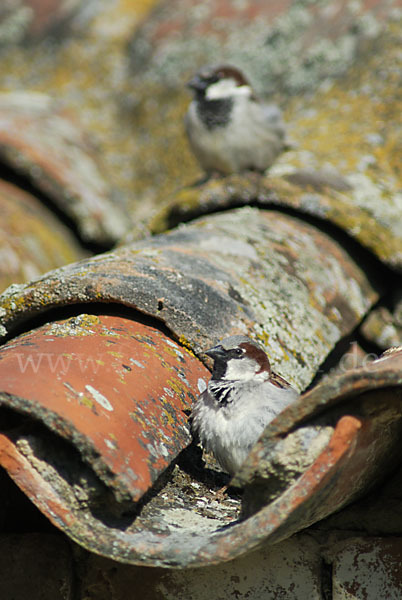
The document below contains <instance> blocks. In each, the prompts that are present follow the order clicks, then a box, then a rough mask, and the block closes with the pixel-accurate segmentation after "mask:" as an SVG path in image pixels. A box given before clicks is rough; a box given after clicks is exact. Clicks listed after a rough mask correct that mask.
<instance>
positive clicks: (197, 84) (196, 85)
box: [187, 75, 208, 92]
mask: <svg viewBox="0 0 402 600" xmlns="http://www.w3.org/2000/svg"><path fill="white" fill-rule="evenodd" d="M187 87H189V88H190V89H191V90H195V91H196V92H204V91H205V90H206V88H207V87H208V84H207V82H206V81H205V79H202V78H201V77H200V76H199V75H195V77H193V78H192V79H190V81H188V82H187Z"/></svg>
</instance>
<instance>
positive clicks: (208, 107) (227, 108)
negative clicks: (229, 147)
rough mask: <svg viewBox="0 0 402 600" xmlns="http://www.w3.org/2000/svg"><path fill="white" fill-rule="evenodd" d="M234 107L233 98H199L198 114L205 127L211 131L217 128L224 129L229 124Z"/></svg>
mask: <svg viewBox="0 0 402 600" xmlns="http://www.w3.org/2000/svg"><path fill="white" fill-rule="evenodd" d="M232 106H233V100H232V98H220V99H216V100H207V99H206V98H205V96H204V97H202V98H198V101H197V113H198V116H199V117H200V119H201V120H202V122H203V123H204V125H205V127H206V128H207V129H209V130H211V129H215V128H216V127H224V126H225V125H227V123H229V120H230V113H231V112H232Z"/></svg>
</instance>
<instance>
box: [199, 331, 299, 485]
mask: <svg viewBox="0 0 402 600" xmlns="http://www.w3.org/2000/svg"><path fill="white" fill-rule="evenodd" d="M205 354H207V355H208V356H210V357H212V358H213V360H214V363H213V370H212V376H211V379H210V381H209V382H208V385H207V387H206V389H205V390H204V391H203V392H202V393H201V394H200V396H199V397H198V400H197V401H196V403H195V405H194V408H193V410H192V415H191V417H192V430H193V434H194V436H195V437H196V438H198V439H199V440H200V441H201V444H202V446H203V447H204V449H205V450H206V451H207V452H212V454H213V455H214V456H215V458H216V460H217V461H218V463H219V464H220V466H221V467H222V468H223V469H224V470H225V471H227V472H228V473H229V475H233V474H234V473H235V472H236V471H238V469H239V468H240V466H241V465H242V463H243V462H244V461H245V459H246V457H247V455H248V454H249V452H250V450H251V448H252V447H253V445H254V444H255V442H256V441H257V440H258V438H259V437H260V435H261V433H262V432H263V430H264V429H265V427H266V425H267V424H268V423H269V422H270V421H272V420H273V419H274V418H275V417H276V415H277V414H279V413H280V412H281V411H282V410H283V409H284V408H285V407H286V406H288V404H291V403H292V402H294V401H295V400H296V399H297V398H298V397H299V393H298V392H297V391H296V390H295V389H294V388H292V387H291V386H290V384H289V383H288V382H287V381H285V379H283V378H282V377H281V376H280V375H277V374H276V373H274V372H273V371H272V370H271V365H270V362H269V359H268V356H267V355H266V353H265V351H264V350H263V349H262V348H261V346H260V345H259V344H258V343H257V342H255V341H253V340H251V339H250V338H248V337H246V336H243V335H234V336H230V337H227V338H225V339H224V340H222V341H221V342H220V343H219V344H217V345H216V346H214V347H213V348H210V349H209V350H207V351H206V352H205Z"/></svg>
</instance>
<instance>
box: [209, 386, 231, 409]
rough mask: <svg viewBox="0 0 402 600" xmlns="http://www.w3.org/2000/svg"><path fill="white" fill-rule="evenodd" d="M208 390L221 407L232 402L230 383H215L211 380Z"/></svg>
mask: <svg viewBox="0 0 402 600" xmlns="http://www.w3.org/2000/svg"><path fill="white" fill-rule="evenodd" d="M208 390H209V392H210V393H211V394H213V396H214V398H215V400H216V401H217V402H218V403H219V404H220V405H221V406H227V405H228V404H230V402H232V397H231V396H232V391H233V388H232V382H230V383H229V382H222V381H220V382H217V381H213V380H212V381H210V382H209V385H208Z"/></svg>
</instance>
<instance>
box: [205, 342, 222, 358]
mask: <svg viewBox="0 0 402 600" xmlns="http://www.w3.org/2000/svg"><path fill="white" fill-rule="evenodd" d="M204 354H206V355H207V356H210V357H211V358H222V357H223V356H225V351H224V349H223V348H222V346H221V345H218V346H214V347H213V348H209V350H205V352H204Z"/></svg>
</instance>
